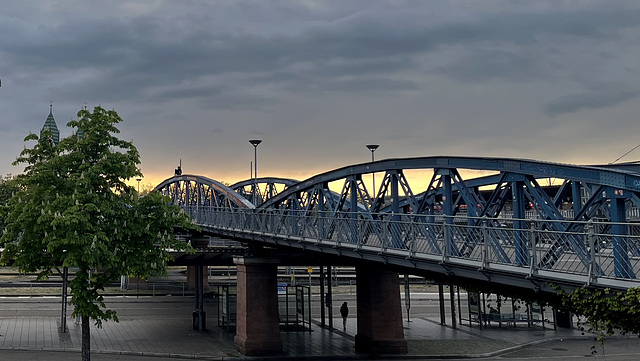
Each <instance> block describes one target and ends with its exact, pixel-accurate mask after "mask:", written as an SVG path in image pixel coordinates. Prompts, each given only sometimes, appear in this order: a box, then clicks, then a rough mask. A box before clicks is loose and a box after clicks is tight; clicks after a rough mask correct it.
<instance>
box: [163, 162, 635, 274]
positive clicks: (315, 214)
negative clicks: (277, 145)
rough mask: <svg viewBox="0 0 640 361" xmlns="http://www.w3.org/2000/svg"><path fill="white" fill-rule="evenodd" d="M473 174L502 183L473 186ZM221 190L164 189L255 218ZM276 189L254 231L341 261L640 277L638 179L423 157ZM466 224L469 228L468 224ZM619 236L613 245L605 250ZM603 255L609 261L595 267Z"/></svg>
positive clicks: (185, 184) (179, 183)
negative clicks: (379, 259)
mask: <svg viewBox="0 0 640 361" xmlns="http://www.w3.org/2000/svg"><path fill="white" fill-rule="evenodd" d="M421 169H424V170H427V171H429V172H432V176H431V178H430V179H431V180H430V182H429V183H428V184H427V186H426V189H423V191H422V192H420V189H419V188H418V189H417V190H418V192H415V190H416V188H415V185H414V187H412V185H411V184H410V182H409V180H408V179H407V177H406V176H405V174H404V173H405V171H408V170H421ZM467 170H472V171H486V172H491V173H492V174H489V175H486V174H481V176H479V177H471V178H469V177H468V176H467V178H465V176H463V175H466V173H467V172H466V171H467ZM372 173H384V174H385V175H384V177H383V179H382V181H381V183H380V187H379V192H375V193H371V192H369V191H368V190H367V187H366V186H365V183H364V182H363V181H362V177H363V175H370V174H372ZM473 174H477V172H475V173H473ZM191 177H195V176H191ZM550 177H551V178H555V179H556V180H560V181H562V185H561V186H560V187H551V188H549V187H546V188H545V187H542V186H541V185H540V183H539V182H538V180H539V179H545V182H546V179H547V178H550ZM273 179H277V178H273ZM249 181H250V180H249ZM340 181H342V182H343V187H342V190H341V192H334V191H331V190H330V189H329V186H328V185H329V183H332V182H340ZM213 182H215V181H212V180H206V179H204V178H203V179H195V180H194V179H184V178H179V177H174V178H171V179H168V180H167V181H165V182H163V184H164V186H163V187H160V186H159V188H160V189H163V192H164V193H165V194H167V195H171V196H173V197H174V199H176V202H177V203H179V204H181V205H183V206H185V207H192V206H195V207H196V208H198V209H199V208H204V207H206V206H208V205H212V204H215V205H214V206H215V207H218V208H219V207H223V209H225V207H226V209H228V210H229V211H230V212H236V211H235V210H237V209H240V208H249V209H251V208H253V207H252V206H253V205H252V204H251V203H250V202H247V201H246V199H244V198H243V197H241V196H240V195H238V193H235V192H233V194H235V198H234V197H231V196H230V194H228V192H227V193H225V191H226V190H225V188H226V187H225V188H222V187H219V185H218V184H215V183H213ZM264 183H267V182H266V181H265V182H264ZM264 183H263V184H264ZM241 184H242V182H239V183H237V185H238V187H237V188H236V189H241V188H242V187H243V186H241ZM332 184H335V183H332ZM234 186H235V185H234ZM569 187H571V188H569ZM212 189H213V192H212ZM227 189H228V188H227ZM264 189H265V191H264V194H263V195H262V196H263V197H262V201H261V202H262V203H260V204H259V206H258V207H257V208H256V209H255V212H257V213H256V215H258V214H261V215H260V217H262V218H260V220H258V219H256V220H255V221H254V222H255V223H257V224H259V223H264V224H263V226H264V227H265V229H264V231H273V232H276V233H274V235H276V234H279V233H277V232H279V230H284V229H286V230H287V232H289V234H291V235H292V237H293V235H300V237H303V239H306V238H316V239H317V240H316V241H315V242H316V244H318V245H320V244H322V242H325V241H328V240H335V241H336V242H338V243H337V245H334V247H337V250H339V251H340V252H342V251H345V250H349V249H351V248H350V247H351V246H353V247H356V248H355V250H356V252H364V250H365V249H366V248H367V247H380V250H379V251H378V252H379V253H380V252H381V253H380V254H381V255H383V256H385V257H389V255H388V254H387V253H388V252H392V251H393V252H400V251H402V252H405V251H406V252H408V253H407V257H409V258H410V259H411V260H413V262H415V259H417V258H418V257H423V256H425V255H433V256H440V262H445V263H448V262H455V261H456V260H466V261H467V262H472V261H474V260H477V259H478V257H480V261H481V263H480V265H481V267H483V269H488V268H492V267H493V268H495V267H496V265H505V266H507V265H508V266H510V267H523V268H526V271H527V275H529V276H531V275H534V274H535V275H538V276H537V277H541V276H539V275H541V274H545V272H546V271H545V270H548V271H550V272H551V271H553V272H558V270H560V272H567V273H568V274H571V272H574V273H575V274H582V273H583V272H587V271H586V270H589V275H590V277H591V278H593V280H594V281H593V282H595V283H597V282H599V281H598V280H599V279H603V278H606V277H609V269H608V268H603V267H602V263H601V261H599V260H600V259H603V257H605V258H606V257H607V255H608V254H611V255H612V257H613V256H615V262H614V263H615V268H616V271H615V274H613V276H615V277H617V278H623V279H635V277H636V276H635V275H636V274H637V272H638V267H639V266H640V262H639V260H640V247H639V246H638V245H639V244H640V242H639V241H638V240H637V239H636V238H633V237H635V236H634V234H640V226H635V225H632V224H629V222H627V220H626V214H627V213H628V214H630V215H631V216H630V217H637V218H640V211H638V212H637V213H638V214H639V216H633V215H632V213H630V212H635V211H636V210H637V207H638V206H639V205H640V196H639V194H640V193H639V192H640V174H638V173H634V172H630V171H624V170H619V169H614V168H598V167H592V166H575V165H566V164H557V163H548V162H539V161H533V160H522V159H507V158H474V157H423V158H405V159H387V160H382V161H377V162H373V163H365V164H357V165H351V166H347V167H343V168H340V169H336V170H333V171H330V172H326V173H323V174H319V175H317V176H314V177H311V178H309V179H307V180H304V181H301V182H297V183H290V184H288V185H286V187H284V190H282V191H281V192H280V193H279V194H275V195H274V194H273V193H269V192H268V191H267V188H266V187H264ZM609 189H612V190H613V191H614V192H615V191H616V190H617V191H622V194H624V195H625V197H611V196H610V195H607V191H608V190H609ZM552 192H556V193H555V194H553V193H552ZM370 194H375V197H374V198H373V199H372V198H371V197H370ZM216 197H217V198H216ZM213 198H216V201H215V202H214V201H213ZM218 198H220V199H218ZM243 199H244V200H243ZM583 199H585V200H586V201H585V202H582V200H583ZM221 200H225V201H221ZM566 200H569V202H571V200H573V204H567V203H565V202H566ZM632 205H634V207H631V206H632ZM529 206H531V208H530V210H529ZM221 212H222V211H221ZM224 212H226V211H224ZM231 214H233V213H231ZM461 214H463V215H464V217H463V218H458V217H459V216H460V215H461ZM633 214H636V213H633ZM246 217H248V215H247V216H246ZM262 219H268V222H267V221H263V220H262ZM614 219H617V220H622V222H619V224H617V225H616V224H615V223H614V224H612V225H610V226H600V223H598V224H596V225H594V227H595V231H592V232H593V236H592V239H593V238H600V239H603V240H602V241H599V242H595V243H594V246H593V247H592V246H589V242H587V241H586V238H587V236H586V234H587V229H586V223H585V222H584V221H588V220H597V221H598V222H602V221H605V222H611V221H613V220H614ZM294 220H295V221H294ZM534 220H535V223H532V222H533V221H534ZM289 222H290V223H289ZM209 224H210V223H209ZM598 227H604V228H602V229H600V228H598ZM607 227H608V228H607ZM257 231H258V230H256V232H257ZM603 232H605V233H603ZM607 232H608V234H610V235H611V237H612V238H611V241H610V242H608V241H606V240H605V239H606V237H607ZM239 237H241V236H239ZM263 241H265V240H264V239H263ZM342 242H345V243H342ZM288 244H291V245H293V244H294V243H291V242H290V241H289V242H288ZM349 245H351V246H349ZM594 251H599V253H598V254H597V256H598V257H595V260H594ZM609 252H610V253H609ZM442 257H445V258H446V259H445V260H443V259H442ZM425 267H430V266H429V265H425ZM447 272H449V271H447ZM547 277H551V276H548V275H547ZM567 282H568V281H567ZM589 282H591V279H590V281H589Z"/></svg>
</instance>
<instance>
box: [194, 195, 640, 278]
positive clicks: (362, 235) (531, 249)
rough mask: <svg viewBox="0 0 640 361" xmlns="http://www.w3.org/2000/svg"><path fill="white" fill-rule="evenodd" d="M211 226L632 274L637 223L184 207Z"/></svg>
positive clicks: (639, 245)
mask: <svg viewBox="0 0 640 361" xmlns="http://www.w3.org/2000/svg"><path fill="white" fill-rule="evenodd" d="M185 210H186V211H187V212H188V213H189V214H190V215H191V217H192V218H193V219H194V221H195V222H196V223H198V224H201V225H206V226H208V227H211V228H213V229H227V230H230V229H233V230H238V231H241V232H247V233H253V234H260V235H265V236H273V237H279V238H287V239H290V240H291V241H292V242H305V243H315V244H322V245H323V246H331V247H338V248H339V247H344V248H349V249H356V250H358V249H366V250H368V251H374V252H378V253H382V254H384V253H393V254H394V255H400V256H404V257H410V258H420V257H422V256H425V255H429V256H430V257H431V259H432V258H433V256H438V257H440V258H441V259H442V261H443V262H447V261H448V260H452V259H461V260H472V261H477V262H479V263H481V264H482V265H483V267H487V268H490V267H495V266H497V265H508V266H513V267H518V268H524V269H528V271H529V272H530V273H531V274H535V273H536V272H538V271H540V270H547V271H553V272H556V273H562V274H565V275H566V277H571V275H582V276H588V278H589V279H590V280H596V279H598V278H615V279H622V280H634V279H637V275H638V273H639V272H640V224H639V223H611V222H599V221H597V220H591V221H589V222H574V221H565V220H562V221H555V220H541V219H507V218H473V217H457V216H455V217H454V216H444V215H423V214H395V215H394V214H388V213H386V214H373V215H369V214H366V215H364V214H361V213H357V212H356V213H352V212H332V213H329V212H322V211H315V212H308V211H307V212H302V211H295V210H289V211H287V212H286V213H283V212H281V211H268V210H267V211H265V210H262V211H256V210H241V209H236V210H229V209H216V208H203V207H199V208H187V209H185Z"/></svg>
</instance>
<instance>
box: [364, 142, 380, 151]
mask: <svg viewBox="0 0 640 361" xmlns="http://www.w3.org/2000/svg"><path fill="white" fill-rule="evenodd" d="M379 146H380V144H367V148H369V150H370V151H371V152H375V151H376V149H378V147H379Z"/></svg>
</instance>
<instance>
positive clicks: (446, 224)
mask: <svg viewBox="0 0 640 361" xmlns="http://www.w3.org/2000/svg"><path fill="white" fill-rule="evenodd" d="M448 218H449V216H448V215H446V214H445V215H444V225H443V226H442V227H443V229H442V233H443V235H444V252H442V261H443V262H444V261H447V260H448V259H449V252H450V251H449V250H450V247H451V246H450V244H449V243H450V242H451V235H450V234H449V231H450V230H449V222H448Z"/></svg>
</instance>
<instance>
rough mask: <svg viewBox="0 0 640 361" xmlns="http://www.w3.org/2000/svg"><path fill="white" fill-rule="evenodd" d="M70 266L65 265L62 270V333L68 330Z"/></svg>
mask: <svg viewBox="0 0 640 361" xmlns="http://www.w3.org/2000/svg"><path fill="white" fill-rule="evenodd" d="M68 275H69V267H64V268H63V271H62V315H61V316H60V330H61V331H62V333H65V332H67V287H68V286H69V282H68V278H69V277H68Z"/></svg>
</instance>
